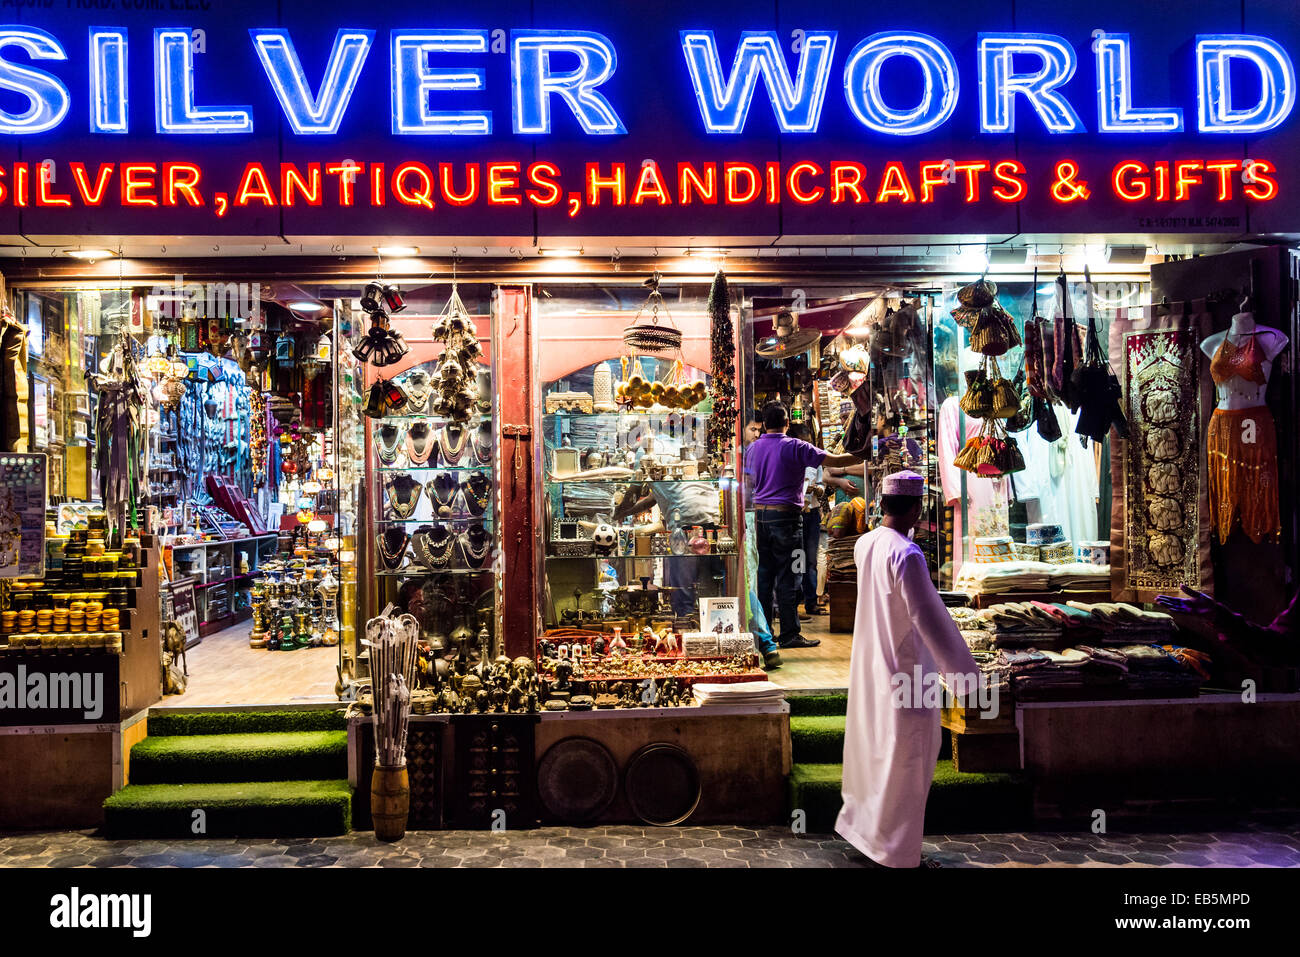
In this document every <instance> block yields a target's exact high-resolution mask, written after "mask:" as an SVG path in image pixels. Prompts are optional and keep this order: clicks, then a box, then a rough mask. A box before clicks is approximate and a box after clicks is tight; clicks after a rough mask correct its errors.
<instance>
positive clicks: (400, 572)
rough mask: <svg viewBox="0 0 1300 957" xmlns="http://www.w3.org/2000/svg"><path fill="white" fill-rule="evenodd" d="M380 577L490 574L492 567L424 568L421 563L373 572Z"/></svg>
mask: <svg viewBox="0 0 1300 957" xmlns="http://www.w3.org/2000/svg"><path fill="white" fill-rule="evenodd" d="M375 574H376V575H379V576H380V577H381V578H435V577H437V576H438V575H491V574H492V567H491V566H488V567H487V568H425V567H424V566H423V565H420V566H416V567H410V566H403V567H402V568H398V569H394V570H389V569H387V568H381V569H380V570H379V571H377V572H375Z"/></svg>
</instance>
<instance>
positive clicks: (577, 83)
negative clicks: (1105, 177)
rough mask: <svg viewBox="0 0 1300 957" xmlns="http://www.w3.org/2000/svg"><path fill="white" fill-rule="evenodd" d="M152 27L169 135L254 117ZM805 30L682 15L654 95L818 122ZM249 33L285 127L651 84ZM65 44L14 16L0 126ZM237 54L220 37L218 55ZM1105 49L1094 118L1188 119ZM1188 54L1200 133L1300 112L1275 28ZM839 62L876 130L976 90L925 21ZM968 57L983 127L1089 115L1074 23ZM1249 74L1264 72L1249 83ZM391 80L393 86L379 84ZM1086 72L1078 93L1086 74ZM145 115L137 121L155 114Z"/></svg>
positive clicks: (398, 118) (828, 74)
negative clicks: (718, 26)
mask: <svg viewBox="0 0 1300 957" xmlns="http://www.w3.org/2000/svg"><path fill="white" fill-rule="evenodd" d="M128 32H129V31H128V30H127V28H125V27H90V28H89V30H88V32H87V39H88V44H87V46H85V47H80V44H79V43H78V44H73V48H77V47H80V49H83V50H86V51H87V56H88V64H89V82H88V85H87V86H82V87H81V88H82V89H85V90H86V92H87V94H88V96H87V102H86V107H85V109H86V112H85V116H86V120H85V121H84V122H86V123H88V126H89V129H90V131H91V132H92V133H96V134H125V133H129V132H131V122H132V119H133V117H132V116H131V113H130V103H129V98H128V95H127V94H128V89H127V86H128V84H127V76H128V63H129V56H128V53H129V42H128V40H129V37H128ZM152 34H153V35H152V51H151V53H152V57H151V59H152V67H153V79H154V101H153V111H154V124H153V125H154V128H155V130H156V131H157V132H158V133H162V134H188V135H195V134H237V133H251V132H252V131H253V109H252V107H250V106H200V105H199V104H198V95H197V92H196V89H197V85H198V84H197V80H196V63H197V55H196V46H197V51H198V52H202V51H203V50H204V49H205V47H204V45H203V44H196V43H195V42H194V39H193V38H194V36H195V35H196V31H192V30H191V28H190V27H186V26H175V27H166V28H159V29H155V30H153V31H152ZM794 36H795V37H797V39H798V40H799V44H800V45H799V46H797V47H796V52H794V53H790V52H788V51H787V49H786V47H785V46H784V40H785V38H783V37H782V35H781V34H779V33H778V32H776V31H773V30H742V31H735V32H731V31H727V32H726V33H724V34H723V35H722V37H723V38H722V41H721V44H720V43H719V40H718V37H717V35H715V33H714V31H713V30H709V29H704V28H700V29H686V30H680V31H678V35H677V41H678V43H679V44H680V47H681V51H682V56H683V59H684V65H685V71H684V75H681V76H676V77H675V76H673V75H672V74H671V73H668V72H660V73H656V74H654V77H655V80H656V82H657V83H659V84H660V87H661V89H660V90H658V91H657V95H658V97H659V98H660V99H664V100H667V101H669V102H675V103H678V104H680V106H679V109H682V110H684V111H686V112H687V113H688V114H693V115H698V118H699V120H698V121H699V123H700V127H701V128H702V129H703V131H704V132H706V133H711V134H724V135H733V136H734V135H740V134H743V133H744V132H745V127H746V122H747V120H748V117H749V111H750V107H751V106H752V104H753V100H754V97H755V95H756V94H757V93H758V88H759V80H760V78H761V80H762V85H763V89H764V92H765V93H766V96H767V99H768V102H769V103H770V104H771V107H772V113H773V116H774V117H775V119H776V124H777V127H778V129H779V130H780V131H781V132H782V133H784V134H796V133H799V134H806V133H816V132H817V130H818V127H819V125H820V123H821V118H822V114H823V111H824V107H825V103H826V96H827V92H828V90H829V89H830V87H831V79H832V76H834V75H835V71H836V69H837V64H836V62H835V58H836V53H837V43H838V35H837V33H836V31H834V30H804V29H800V30H797V31H794ZM249 37H250V40H251V45H252V47H253V53H254V54H255V55H256V57H257V58H258V60H259V62H260V63H261V66H262V71H263V72H264V73H265V76H266V78H267V81H268V84H269V87H270V90H271V92H272V93H274V95H275V97H276V101H277V102H278V103H279V106H280V109H281V110H282V111H283V113H284V116H285V119H286V120H287V124H288V127H289V129H290V130H291V131H292V133H293V134H294V135H299V136H307V135H316V136H329V135H337V134H338V133H339V132H340V130H341V129H342V128H343V122H344V119H345V117H346V116H347V112H348V109H349V106H350V104H351V103H352V101H353V99H354V98H355V95H356V93H357V90H358V87H359V85H360V84H361V83H366V84H368V85H369V89H370V90H371V94H370V95H372V96H373V95H374V93H376V92H378V89H386V90H387V91H388V96H389V99H390V106H391V131H392V133H394V134H396V135H402V136H405V135H456V134H471V135H479V136H486V135H490V134H492V132H493V129H494V127H493V116H492V110H490V109H488V108H486V106H485V105H484V104H485V102H486V99H485V97H484V94H485V93H488V92H490V88H491V87H495V85H496V84H497V83H499V82H503V80H504V77H503V76H502V77H501V79H500V80H498V79H490V78H489V76H488V74H489V72H492V73H493V74H494V75H498V72H499V73H501V74H503V73H504V71H505V70H507V69H508V70H509V73H510V77H509V79H510V112H511V129H512V130H513V131H514V132H515V133H516V134H523V135H539V134H540V135H545V134H549V133H552V132H555V130H553V120H554V117H553V109H554V108H555V104H556V103H557V102H558V103H560V104H562V107H561V110H562V112H564V111H567V114H571V115H572V116H573V118H574V119H575V120H576V122H577V125H578V128H579V129H580V130H581V132H582V133H584V134H586V135H590V136H609V135H618V134H623V133H626V132H627V129H626V127H625V125H624V123H623V120H622V119H621V117H620V115H619V111H618V109H617V108H616V106H615V103H616V102H618V101H620V100H624V101H628V100H633V99H634V97H635V96H636V93H637V92H638V91H636V90H629V89H627V88H626V85H625V84H619V83H617V82H611V80H612V79H613V78H614V76H615V72H616V69H617V66H618V53H617V51H616V49H615V44H614V42H613V41H612V40H611V39H610V38H609V37H607V36H604V35H602V34H600V33H595V32H593V31H589V30H544V29H519V30H513V31H511V33H510V42H509V50H508V53H509V56H508V57H496V58H492V57H491V55H490V51H491V52H497V49H494V48H493V47H492V45H491V43H490V37H489V31H488V30H487V29H481V30H480V29H424V30H416V29H395V30H391V31H390V32H389V62H388V64H387V68H388V74H387V76H385V77H381V76H380V75H377V74H378V71H380V70H382V69H383V68H382V67H378V66H374V65H372V66H371V67H370V70H369V73H366V65H367V62H368V59H369V53H370V50H371V47H372V46H373V43H374V37H375V31H374V30H370V29H359V28H343V29H339V30H338V31H337V32H336V33H335V36H334V41H333V49H332V50H331V51H330V54H329V58H328V60H327V61H326V63H325V68H324V71H323V73H322V74H321V75H320V77H319V80H317V79H316V77H313V78H312V79H310V80H309V79H308V77H307V75H306V71H305V70H304V68H303V65H302V64H303V60H302V58H301V57H300V56H299V54H298V50H297V49H296V48H295V45H294V41H293V38H292V37H291V35H290V33H289V31H288V30H287V29H283V28H255V29H251V30H249ZM733 37H734V38H735V39H734V41H733V39H732V38H733ZM140 42H143V39H142V38H141V39H140ZM733 42H734V44H735V47H734V49H735V53H734V56H732V58H731V59H730V64H729V66H724V62H723V57H722V55H721V53H720V48H726V49H730V44H732V43H733ZM66 49H68V48H67V47H65V45H64V44H63V43H62V42H61V41H60V40H59V39H58V38H56V37H55V36H53V35H51V34H50V33H47V32H46V31H44V30H41V29H38V28H36V27H32V26H26V25H21V24H17V25H16V24H9V25H0V94H9V95H8V96H7V97H6V98H5V99H4V100H3V104H4V107H7V109H0V134H10V135H20V136H21V135H31V134H38V133H48V132H50V131H52V130H56V129H57V128H58V127H59V126H60V125H61V124H62V123H63V122H64V121H65V120H66V119H67V116H68V113H69V110H70V108H71V106H72V100H73V98H72V96H71V94H70V93H69V88H68V84H67V82H66V80H65V79H64V78H62V77H61V76H60V73H65V74H66V70H67V69H68V66H67V65H66V64H64V65H62V66H61V65H60V64H59V61H66V60H67V59H68V55H67V52H66ZM498 49H499V48H498ZM214 52H215V51H214ZM237 53H238V51H231V50H229V49H223V50H221V52H220V54H219V55H220V56H223V57H229V56H231V55H233V54H237ZM1092 53H1093V57H1092V60H1093V64H1094V67H1095V77H1096V85H1095V87H1094V88H1095V90H1096V111H1097V126H1096V130H1097V132H1098V133H1100V134H1148V135H1150V134H1169V133H1178V132H1181V131H1182V130H1183V126H1184V110H1183V109H1182V108H1180V107H1176V106H1135V105H1134V98H1135V94H1134V78H1133V63H1134V59H1135V58H1134V54H1133V50H1132V47H1131V43H1130V39H1129V35H1128V34H1126V33H1107V32H1104V31H1101V30H1098V31H1095V32H1094V33H1093V43H1092ZM138 56H139V53H138V52H137V58H138ZM899 58H902V59H905V60H911V61H913V63H914V64H915V65H916V66H917V67H919V68H920V71H921V77H922V80H923V83H922V86H921V89H920V92H919V94H918V95H916V96H915V98H914V99H911V102H906V103H897V102H889V101H888V100H887V99H886V97H885V95H884V94H883V93H882V86H884V85H885V84H883V83H882V78H883V77H886V76H890V75H892V71H893V70H895V69H896V67H895V66H894V65H892V64H891V61H894V60H896V59H899ZM1189 59H1192V60H1193V62H1192V63H1191V67H1192V69H1193V70H1194V71H1195V79H1196V104H1195V106H1196V111H1195V112H1196V131H1197V132H1199V133H1221V134H1235V135H1238V136H1245V135H1251V134H1256V133H1262V132H1266V131H1268V130H1272V129H1276V128H1277V127H1278V126H1280V125H1281V124H1282V123H1284V122H1285V121H1286V120H1287V119H1288V118H1289V117H1290V116H1291V114H1292V113H1293V112H1294V110H1295V106H1296V98H1297V81H1296V72H1295V66H1294V64H1293V63H1292V60H1291V57H1290V56H1289V55H1288V53H1287V51H1286V50H1285V49H1283V47H1282V46H1281V45H1280V44H1278V43H1277V42H1276V41H1274V40H1271V39H1269V38H1267V37H1261V36H1251V35H1245V34H1205V35H1199V36H1197V37H1196V42H1195V53H1194V56H1190V57H1189ZM308 60H309V62H311V61H312V58H310V57H309V58H308ZM507 60H508V66H507V65H506V61H507ZM41 61H48V66H47V63H46V62H41ZM315 62H319V60H316V61H315ZM680 65H681V64H679V65H678V66H679V68H680ZM838 69H839V70H840V80H841V81H842V89H843V96H844V104H843V106H844V107H847V115H849V116H852V117H853V119H854V120H855V121H856V122H857V124H859V125H860V126H861V127H862V128H863V130H864V131H871V132H873V133H878V134H885V135H890V136H916V135H919V134H925V133H930V132H932V131H934V130H938V129H940V128H941V127H944V126H945V125H947V124H948V123H949V121H950V120H951V119H952V117H953V116H954V114H955V112H956V108H957V105H958V100H959V96H960V93H961V89H962V82H961V80H962V77H961V70H960V69H959V67H958V63H957V61H956V59H955V58H954V56H953V54H952V51H951V49H950V48H949V47H948V46H947V45H945V44H944V43H943V42H941V41H940V40H939V39H937V38H935V37H933V36H929V35H927V34H924V33H917V32H911V31H890V32H887V33H877V34H874V35H871V36H869V37H867V38H866V39H864V40H862V41H861V42H859V43H858V44H857V45H856V46H853V47H852V49H851V50H850V51H849V53H848V55H847V56H846V57H844V60H843V64H842V65H840V66H838ZM966 69H968V70H970V71H971V72H970V73H969V74H968V75H967V77H966V79H967V81H968V82H967V83H966V84H965V85H966V87H967V89H968V90H971V91H973V93H974V95H975V96H976V97H977V98H978V101H979V117H980V118H979V127H980V131H981V132H983V133H989V134H1011V133H1014V132H1016V122H1017V115H1016V114H1017V109H1018V108H1019V112H1020V114H1021V115H1020V117H1019V119H1020V120H1021V121H1028V122H1031V123H1033V125H1035V126H1037V125H1038V124H1041V128H1042V129H1043V130H1045V131H1046V132H1048V133H1052V134H1066V133H1079V132H1085V131H1086V130H1087V128H1088V127H1087V125H1086V124H1085V122H1084V121H1083V120H1082V119H1081V118H1080V116H1079V114H1078V113H1077V112H1076V110H1075V105H1074V104H1073V103H1071V101H1070V99H1069V98H1067V87H1068V86H1069V85H1070V84H1071V81H1072V78H1073V77H1074V75H1075V73H1076V72H1077V69H1078V53H1077V52H1076V48H1075V47H1074V46H1072V45H1071V44H1070V43H1069V42H1068V41H1066V40H1065V39H1064V38H1062V37H1059V36H1054V35H1051V34H1042V33H1023V32H1014V33H1010V32H1008V33H981V34H979V37H978V43H977V52H976V54H975V58H974V63H973V64H969V65H968V66H967V67H966ZM1251 74H1253V75H1251ZM1234 75H1235V76H1236V78H1237V80H1238V88H1237V89H1236V90H1235V91H1234V89H1233V85H1232V80H1233V77H1234ZM1246 76H1249V77H1250V82H1249V83H1248V84H1244V85H1243V82H1242V78H1243V77H1246ZM1256 78H1257V80H1258V82H1256ZM83 82H84V81H83ZM207 82H208V83H209V84H210V83H212V82H213V81H212V80H211V79H209V80H208V81H207ZM380 82H382V83H383V84H384V85H383V87H378V88H376V86H375V84H377V83H380ZM78 85H80V84H78ZM1074 86H1075V88H1076V89H1075V91H1074V93H1073V94H1072V95H1074V96H1075V97H1076V98H1077V97H1078V96H1079V91H1078V89H1077V88H1078V86H1079V83H1078V82H1077V81H1076V82H1075V83H1074ZM759 95H761V94H759ZM968 95H970V93H968ZM897 98H898V97H897V96H895V97H893V99H897ZM24 101H25V102H24ZM1076 101H1077V99H1076ZM692 107H693V108H692ZM1026 107H1028V109H1026ZM1190 113H1191V110H1190V106H1189V109H1188V114H1189V116H1190ZM567 114H566V115H567ZM134 119H135V120H136V121H137V123H138V122H140V120H141V119H142V117H139V116H136V117H135V118H134ZM1034 121H1036V122H1034ZM78 122H82V121H81V120H80V119H78ZM688 122H692V121H688ZM951 132H952V133H953V134H954V135H962V134H963V133H966V132H968V131H967V130H965V129H961V130H953V131H951Z"/></svg>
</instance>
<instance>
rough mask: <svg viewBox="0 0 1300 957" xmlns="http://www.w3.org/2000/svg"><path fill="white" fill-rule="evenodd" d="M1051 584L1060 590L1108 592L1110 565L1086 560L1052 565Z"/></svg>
mask: <svg viewBox="0 0 1300 957" xmlns="http://www.w3.org/2000/svg"><path fill="white" fill-rule="evenodd" d="M1051 585H1052V587H1053V588H1059V589H1061V591H1101V592H1107V593H1109V592H1110V566H1109V565H1093V564H1091V563H1088V562H1070V563H1069V564H1066V565H1054V566H1053V570H1052V574H1051Z"/></svg>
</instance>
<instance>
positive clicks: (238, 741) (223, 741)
mask: <svg viewBox="0 0 1300 957" xmlns="http://www.w3.org/2000/svg"><path fill="white" fill-rule="evenodd" d="M347 748H348V733H347V732H346V731H271V732H264V733H262V734H193V735H179V736H170V737H148V738H145V739H144V740H143V741H141V742H140V743H139V744H137V745H136V746H135V747H133V748H132V749H131V783H133V784H184V783H202V782H219V781H307V780H315V779H330V778H340V777H345V776H346V775H347V773H348V757H347Z"/></svg>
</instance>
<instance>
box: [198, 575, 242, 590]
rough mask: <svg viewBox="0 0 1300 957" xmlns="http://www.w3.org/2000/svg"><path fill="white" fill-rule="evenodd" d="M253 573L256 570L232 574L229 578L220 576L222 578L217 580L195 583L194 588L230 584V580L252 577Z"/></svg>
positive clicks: (235, 580)
mask: <svg viewBox="0 0 1300 957" xmlns="http://www.w3.org/2000/svg"><path fill="white" fill-rule="evenodd" d="M255 574H257V573H256V572H244V573H243V574H242V575H234V576H232V577H230V578H222V579H219V580H217V581H214V582H203V583H202V584H199V585H195V586H194V588H195V589H196V590H197V589H200V588H208V587H209V586H211V585H228V584H230V583H231V582H237V581H239V580H240V579H243V578H252V577H253V576H254V575H255Z"/></svg>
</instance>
